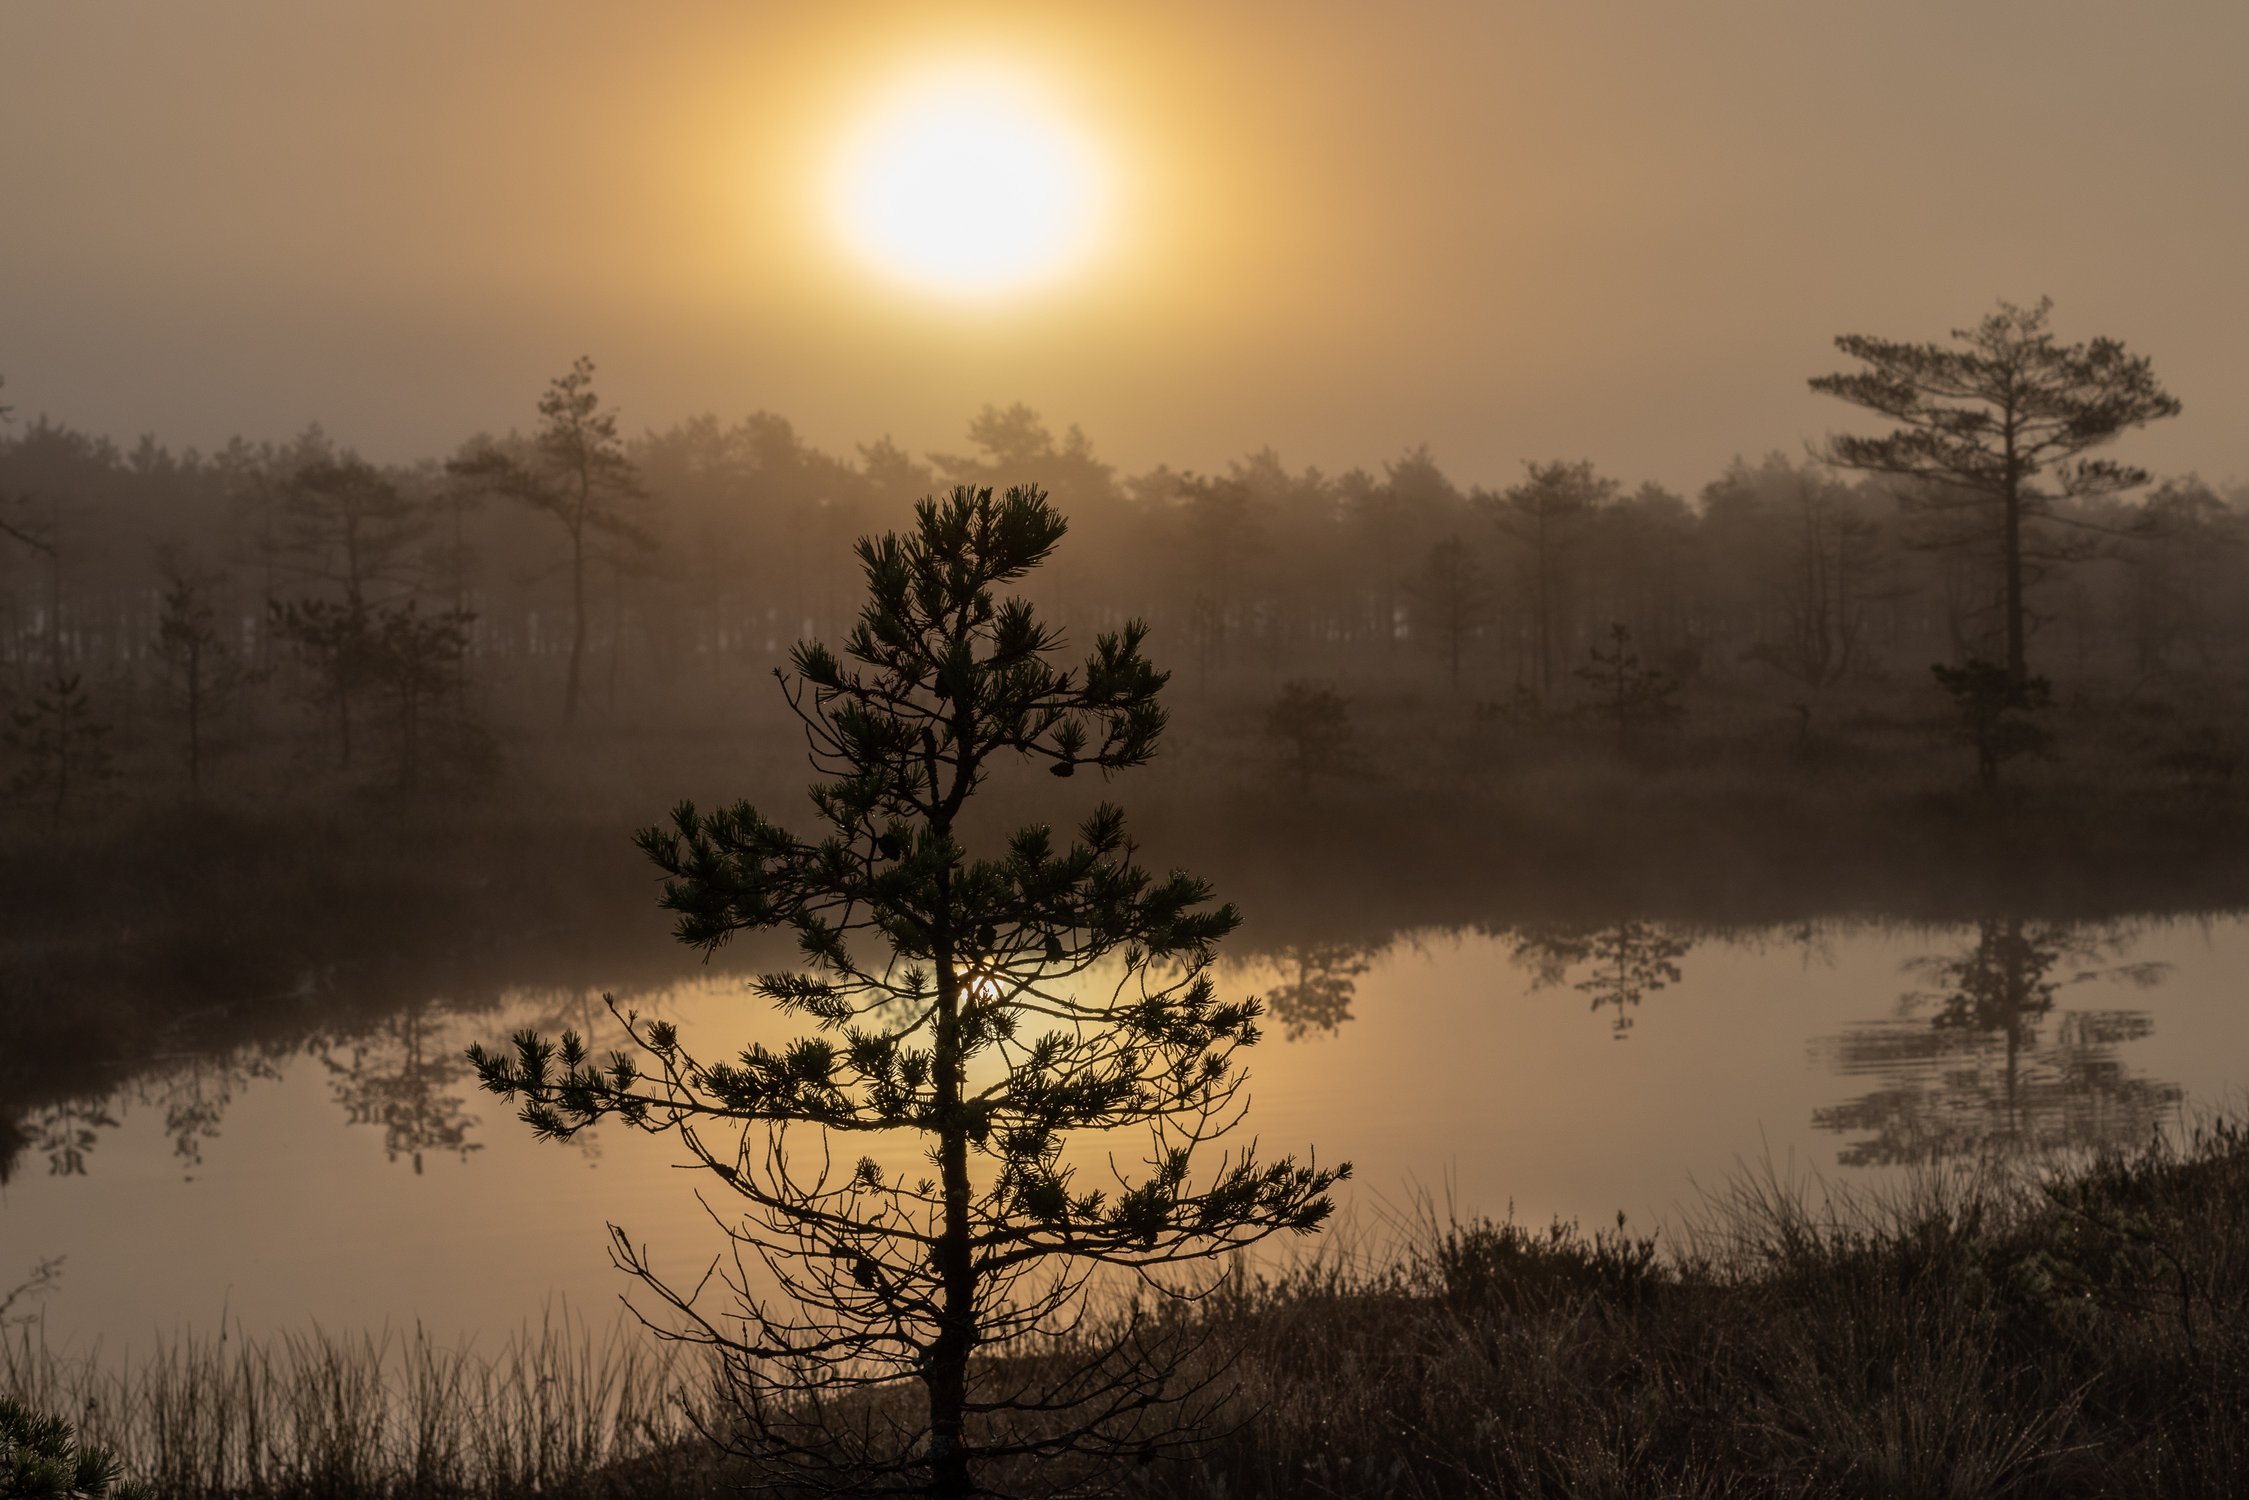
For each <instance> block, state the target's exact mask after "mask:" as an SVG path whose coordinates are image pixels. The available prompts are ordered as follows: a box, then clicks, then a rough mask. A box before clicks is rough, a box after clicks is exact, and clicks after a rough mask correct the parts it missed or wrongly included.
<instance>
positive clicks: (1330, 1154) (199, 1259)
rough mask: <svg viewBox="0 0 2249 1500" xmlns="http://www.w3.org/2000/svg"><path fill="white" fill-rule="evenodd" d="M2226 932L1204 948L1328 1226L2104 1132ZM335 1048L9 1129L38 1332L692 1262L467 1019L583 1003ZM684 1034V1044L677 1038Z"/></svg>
mask: <svg viewBox="0 0 2249 1500" xmlns="http://www.w3.org/2000/svg"><path fill="white" fill-rule="evenodd" d="M2245 974H2249V917H2243V916H2239V915H2233V916H2224V917H2211V918H2203V919H2166V920H2161V921H2146V922H2142V921H2127V922H2117V923H2113V924H2105V925H2099V926H2091V927H2088V926H2065V925H2060V924H2047V923H2039V922H2029V921H2017V920H2006V919H1993V920H1989V921H1983V922H1975V923H1966V924H1961V925H1955V926H1939V927H1931V926H1907V925H1900V924H1894V923H1885V922H1878V921H1869V920H1838V921H1826V922H1813V923H1807V924H1802V925H1796V926H1790V927H1785V928H1768V929H1758V930H1733V931H1710V930H1703V929H1694V928H1686V927H1676V926H1669V925H1665V924H1662V923H1655V922H1640V921H1626V922H1618V923H1615V924H1611V925H1609V926H1605V927H1584V928H1571V929H1494V930H1488V931H1485V930H1461V931H1425V932H1420V933H1415V934H1410V935H1408V936H1406V937H1403V938H1401V939H1399V940H1397V941H1394V942H1392V943H1390V944H1389V945H1387V946H1384V947H1381V948H1378V949H1371V950H1363V949H1351V948H1343V947H1335V948H1308V949H1307V948H1299V949H1287V950H1283V951H1281V952H1279V953H1276V954H1270V955H1267V956H1265V957H1262V958H1258V959H1255V960H1245V961H1242V962H1239V963H1235V964H1231V965H1229V966H1228V967H1227V968H1226V969H1225V970H1224V971H1223V982H1224V984H1225V985H1226V986H1227V987H1229V988H1230V989H1235V990H1254V991H1257V992H1259V993H1262V994H1265V995H1266V996H1267V997H1268V1000H1269V1003H1270V1005H1271V1008H1272V1012H1273V1015H1272V1019H1271V1024H1270V1026H1269V1028H1268V1032H1267V1036H1266V1039H1265V1041H1264V1042H1263V1043H1262V1044H1261V1045H1260V1046H1259V1047H1258V1048H1257V1049H1255V1051H1254V1052H1252V1053H1251V1054H1249V1059H1250V1064H1251V1075H1252V1086H1251V1088H1252V1094H1253V1097H1254V1106H1253V1109H1252V1113H1251V1116H1250V1122H1249V1126H1248V1127H1247V1128H1248V1129H1249V1130H1251V1131H1254V1133H1255V1134H1256V1136H1257V1137H1258V1139H1259V1141H1260V1143H1261V1146H1262V1148H1263V1150H1265V1151H1266V1152H1268V1153H1273V1152H1283V1151H1302V1150H1304V1149H1305V1148H1307V1147H1311V1148H1315V1149H1316V1152H1317V1155H1318V1157H1319V1159H1320V1160H1322V1161H1327V1160H1333V1159H1338V1158H1348V1159H1349V1160H1351V1161H1352V1162H1353V1163H1354V1164H1355V1166H1356V1169H1357V1175H1356V1179H1355V1181H1354V1182H1352V1183H1351V1184H1349V1185H1348V1187H1347V1189H1346V1191H1345V1195H1344V1196H1345V1220H1344V1224H1343V1226H1342V1232H1343V1233H1345V1234H1347V1235H1348V1234H1353V1233H1357V1234H1358V1235H1359V1236H1360V1237H1361V1238H1366V1237H1368V1236H1369V1235H1370V1234H1374V1233H1379V1232H1380V1226H1381V1225H1382V1224H1384V1223H1385V1222H1388V1221H1389V1220H1391V1219H1394V1218H1395V1216H1396V1215H1397V1214H1398V1213H1400V1212H1402V1211H1405V1210H1406V1209H1407V1208H1408V1206H1409V1205H1410V1204H1411V1203H1413V1202H1414V1201H1415V1199H1416V1197H1417V1195H1419V1196H1428V1197H1433V1198H1434V1199H1435V1200H1437V1201H1439V1202H1440V1203H1442V1202H1446V1201H1449V1202H1450V1203H1451V1204H1452V1205H1454V1206H1455V1208H1457V1210H1458V1211H1460V1212H1463V1213H1476V1212H1482V1213H1491V1214H1495V1215H1496V1214H1504V1213H1507V1212H1509V1211H1510V1210H1511V1211H1512V1212H1514V1213H1515V1214H1516V1215H1517V1216H1518V1217H1521V1218H1525V1219H1531V1220H1540V1221H1543V1220H1544V1219H1545V1218H1547V1217H1548V1216H1550V1215H1555V1214H1560V1215H1564V1216H1570V1217H1576V1218H1580V1219H1583V1220H1586V1221H1588V1222H1593V1221H1605V1220H1609V1219H1613V1217H1614V1216H1615V1215H1616V1214H1617V1213H1618V1212H1619V1211H1622V1212H1624V1213H1625V1214H1627V1215H1628V1216H1629V1218H1630V1219H1631V1220H1632V1221H1633V1222H1634V1223H1635V1224H1637V1225H1639V1226H1643V1227H1647V1226H1656V1225H1665V1224H1676V1223H1678V1222H1680V1220H1681V1219H1682V1217H1683V1216H1684V1215H1685V1214H1687V1213H1690V1212H1692V1210H1693V1209H1694V1207H1695V1206H1696V1204H1697V1202H1698V1200H1699V1194H1700V1192H1701V1190H1702V1189H1705V1188H1709V1187H1712V1186H1715V1185H1718V1184H1720V1183H1722V1182H1723V1181H1724V1180H1725V1179H1726V1178H1727V1177H1728V1176H1729V1175H1730V1174H1731V1173H1733V1172H1735V1171H1737V1170H1740V1169H1741V1168H1742V1167H1743V1166H1744V1165H1745V1164H1746V1165H1749V1166H1760V1165H1762V1164H1766V1163H1769V1164H1771V1165H1772V1166H1773V1167H1774V1168H1777V1169H1779V1170H1781V1171H1782V1172H1784V1173H1787V1174H1790V1175H1793V1176H1796V1177H1805V1176H1810V1175H1813V1174H1817V1175H1818V1176H1819V1177H1821V1178H1824V1179H1826V1180H1829V1181H1838V1182H1849V1183H1867V1184H1872V1183H1878V1182H1879V1181H1880V1180H1882V1178H1883V1176H1884V1174H1886V1173H1894V1172H1897V1171H1900V1170H1903V1166H1904V1164H1907V1163H1911V1162H1915V1161H1925V1160H1929V1159H1932V1158H1960V1157H1970V1156H1976V1155H1983V1154H1994V1153H1997V1154H2005V1153H2021V1152H2036V1151H2046V1150H2052V1149H2064V1150H2067V1149H2071V1148H2083V1147H2088V1146H2098V1145H2102V1144H2122V1143H2130V1142H2134V1141H2137V1140H2140V1139H2144V1138H2145V1137H2146V1136H2147V1135H2148V1134H2149V1133H2150V1132H2151V1131H2153V1130H2155V1129H2156V1128H2158V1127H2159V1126H2162V1125H2170V1124H2175V1123H2177V1122H2179V1121H2180V1120H2182V1119H2191V1118H2192V1117H2193V1115H2194V1114H2195V1113H2196V1112H2197V1111H2202V1110H2208V1109H2212V1108H2218V1109H2223V1108H2230V1107H2233V1106H2235V1105H2237V1104H2238V1103H2240V1101H2241V1096H2242V1091H2243V1088H2244V1085H2249V1004H2245V1003H2244V998H2245V987H2244V983H2243V977H2242V976H2244V975H2245ZM629 1003H630V1004H631V1005H633V1006H634V1007H636V1008H637V1009H639V1010H640V1011H641V1012H642V1013H643V1014H661V1015H666V1016H670V1017H674V1018H676V1019H677V1020H678V1021H679V1023H680V1025H681V1030H682V1034H683V1036H684V1037H685V1038H686V1039H687V1040H688V1041H690V1043H696V1042H699V1041H704V1040H706V1039H711V1038H723V1039H724V1041H725V1042H726V1043H727V1044H728V1045H738V1044H739V1043H741V1042H743V1041H747V1040H750V1039H753V1038H756V1039H764V1040H769V1041H770V1040H778V1039H781V1038H783V1037H785V1036H786V1035H789V1034H791V1033H790V1031H788V1030H783V1029H778V1028H777V1027H776V1026H774V1025H773V1024H772V1023H771V1022H770V1021H768V1020H766V1019H764V1018H763V1017H762V1014H761V1007H760V1004H759V1002H757V1001H756V1000H755V999H753V998H752V997H750V996H748V995H747V994H745V993H744V991H743V985H742V981H741V979H740V977H739V976H731V975H716V974H706V975H703V976H700V977H698V978H697V979H695V980H694V981H693V982H689V983H685V984H681V985H678V986H676V987H673V988H670V989H665V990H661V991H658V992H654V993H645V994H640V995H636V996H632V997H629ZM402 1004H403V1008H402V1009H400V1010H397V1011H395V1012H394V1013H392V1014H391V1015H389V1016H388V1017H386V1018H385V1019H384V1020H383V1021H381V1022H380V1023H379V1024H376V1025H374V1026H372V1027H369V1028H366V1029H363V1030H359V1031H356V1032H353V1033H350V1034H341V1035H323V1036H317V1037H315V1038H313V1039H311V1040H310V1041H306V1040H304V1039H301V1038H297V1039H291V1040H289V1041H286V1042H275V1043H271V1044H267V1045H263V1046H253V1047H249V1048H245V1049H241V1050H239V1051H237V1052H235V1053H232V1054H229V1055H225V1056H208V1055H182V1056H170V1057H166V1056H161V1055H159V1056H156V1057H154V1058H152V1059H151V1062H150V1066H149V1068H148V1070H147V1071H146V1072H145V1073H143V1074H142V1075H140V1076H139V1077H137V1078H136V1079H134V1080H132V1081H131V1082H129V1083H127V1084H126V1085H124V1086H123V1087H121V1088H119V1089H118V1090H117V1091H115V1092H113V1093H112V1094H110V1095H108V1096H106V1097H102V1098H91V1099H82V1100H77V1101H73V1102H71V1103H70V1104H67V1105H64V1106H61V1107H56V1108H49V1109H44V1110H41V1111H36V1112H34V1113H33V1114H32V1115H31V1116H30V1117H28V1118H26V1119H23V1120H20V1121H18V1122H15V1129H16V1132H17V1133H18V1136H19V1139H20V1140H21V1142H22V1144H21V1147H20V1149H19V1150H18V1151H17V1152H16V1153H15V1154H14V1156H13V1159H12V1161H11V1162H10V1163H9V1164H8V1167H9V1170H8V1173H7V1177H6V1180H5V1182H4V1185H0V1291H4V1290H5V1288H6V1286H8V1285H12V1284H13V1283H14V1282H15V1281H17V1280H19V1279H21V1276H22V1275H23V1274H24V1273H25V1272H26V1271H28V1269H29V1268H30V1266H31V1264H32V1263H33V1262H34V1261H36V1260H38V1259H41V1258H44V1257H51V1256H62V1257H65V1262H64V1269H63V1273H62V1277H61V1280H60V1282H59V1285H58V1286H57V1288H56V1289H55V1291H54V1292H53V1293H52V1294H51V1295H50V1296H48V1297H47V1298H46V1299H45V1300H44V1302H43V1305H42V1306H43V1313H44V1317H45V1320H46V1334H47V1338H48V1341H49V1343H50V1344H51V1345H60V1346H65V1347H69V1348H72V1349H75V1350H78V1351H80V1352H88V1351H93V1350H96V1349H98V1350H99V1351H100V1352H101V1353H102V1355H103V1356H104V1357H117V1356H119V1355H129V1351H130V1350H132V1349H135V1348H140V1349H145V1348H147V1347H149V1346H150V1345H151V1344H152V1343H153V1342H154V1341H155V1340H156V1339H157V1338H159V1337H168V1336H171V1335H174V1334H177V1333H180V1332H187V1331H192V1332H196V1333H204V1334H208V1333H211V1332H214V1331H216V1330H217V1329H218V1327H219V1326H220V1324H221V1322H222V1320H223V1321H224V1323H225V1325H226V1326H227V1327H228V1328H230V1329H239V1330H241V1331H244V1332H247V1333H249V1334H251V1335H253V1336H256V1335H261V1334H271V1333H277V1332H282V1331H287V1330H299V1329H304V1328H307V1327H309V1326H310V1325H313V1324H318V1325H319V1326H321V1327H324V1328H328V1329H356V1328H376V1327H382V1326H386V1325H387V1326H389V1327H392V1328H402V1327H410V1326H413V1325H415V1324H417V1323H418V1324H420V1325H421V1326H423V1327H425V1328H428V1329H430V1330H432V1331H433V1332H436V1333H438V1334H440V1335H441V1336H443V1337H446V1338H449V1339H468V1338H471V1337H475V1336H491V1337H497V1336H500V1335H504V1334H505V1333H507V1332H509V1331H511V1330H513V1329H515V1328H517V1327H519V1326H521V1325H523V1324H524V1323H526V1322H535V1321H537V1319H538V1318H539V1317H540V1316H541V1314H542V1312H543V1311H545V1310H546V1309H547V1308H549V1307H550V1306H551V1305H552V1304H553V1303H554V1302H555V1300H556V1299H557V1298H561V1299H564V1300H566V1301H567V1302H568V1303H569V1304H570V1305H571V1306H573V1307H575V1308H577V1309H580V1310H586V1311H592V1312H596V1313H598V1311H599V1309H601V1308H602V1307H604V1306H607V1305H609V1304H610V1303H611V1302H612V1300H613V1299H614V1298H615V1297H616V1296H617V1295H618V1294H619V1293H620V1292H621V1291H623V1290H624V1288H625V1285H626V1283H625V1281H624V1278H623V1277H622V1276H621V1275H619V1274H618V1273H617V1272H615V1271H614V1270H613V1269H611V1267H610V1266H609V1264H608V1260H607V1256H606V1252H605V1248H604V1246H605V1243H606V1234H605V1230H604V1225H605V1223H607V1222H611V1221H614V1222H616V1223H618V1224H621V1225H622V1226H624V1227H625V1229H626V1230H627V1231H628V1232H629V1233H630V1235H631V1236H632V1238H633V1239H634V1240H635V1241H636V1242H638V1243H642V1244H645V1245H646V1246H648V1247H649V1249H650V1251H651V1253H652V1255H653V1257H654V1259H655V1262H656V1265H657V1267H658V1268H659V1270H662V1271H665V1272H667V1273H668V1275H669V1277H670V1278H672V1279H675V1280H677V1279H685V1280H688V1281H692V1280H693V1279H694V1275H695V1273H696V1272H697V1271H699V1270H700V1268H701V1266H702V1265H703V1264H704V1263H705V1262H706V1261H707V1260H708V1258H709V1257H710V1255H711V1254H712V1253H713V1252H714V1251H715V1250H716V1248H717V1246H718V1241H719V1236H718V1234H717V1232H716V1230H715V1229H714V1227H713V1226H712V1225H711V1223H710V1222H709V1220H708V1219H707V1218H706V1217H705V1216H704V1212H703V1210H702V1209H701V1208H700V1207H699V1206H698V1203H697V1201H696V1197H695V1192H696V1189H697V1187H698V1186H699V1183H698V1181H697V1178H698V1176H699V1175H700V1174H698V1173H695V1172H691V1171H686V1170H673V1169H672V1168H673V1165H674V1162H675V1161H676V1159H677V1155H676V1152H675V1150H674V1149H673V1148H672V1147H671V1145H670V1143H669V1142H667V1141H665V1140H662V1139H650V1138H647V1137H643V1136H638V1135H635V1134H632V1133H630V1132H627V1131H622V1130H611V1131H608V1132H606V1133H604V1132H595V1133H592V1134H591V1135H590V1136H588V1137H581V1139H580V1141H579V1142H577V1143H573V1144H569V1145H554V1144H547V1143H540V1142H537V1141H534V1140H533V1139H532V1137H531V1135H530V1132H529V1131H528V1130H527V1129H526V1128H524V1127H523V1126H521V1125H519V1124H518V1123H517V1122H515V1121H514V1120H513V1119H512V1118H510V1114H509V1110H508V1107H507V1106H506V1105H505V1104H503V1103H501V1102H500V1101H498V1100H495V1099H491V1098H489V1097H488V1096H485V1095H483V1094H480V1093H479V1092H478V1091H477V1089H476V1087H475V1083H474V1079H473V1078H472V1077H471V1076H470V1074H469V1071H468V1068H467V1065H466V1063H465V1062H464V1061H463V1059H462V1056H461V1053H462V1049H463V1048H464V1047H465V1046H466V1045H467V1044H468V1043H470V1042H472V1041H497V1040H500V1039H502V1038H504V1037H505V1036H506V1035H507V1034H508V1032H509V1031H510V1030H512V1029H514V1028H516V1027H520V1026H526V1025H530V1026H537V1027H540V1028H543V1029H549V1030H551V1029H555V1028H558V1027H560V1026H577V1027H579V1028H581V1029H588V1030H595V1031H598V1030H599V1029H600V1028H602V1027H604V1026H606V1025H608V1024H610V1023H609V1022H608V1018H607V1016H606V1014H605V1013H604V1012H603V1010H602V1008H601V1005H600V1000H599V997H598V996H597V995H594V994H591V993H589V994H584V995H556V994H552V993H529V992H525V993H515V994H509V995H506V996H504V997H502V999H501V1001H500V1003H499V1004H498V1005H497V1006H489V1005H488V1006H483V1007H479V1008H477V1009H475V1010H474V1011H472V1012H468V1013H462V1012H460V1011H457V1010H455V1009H453V1008H451V1007H449V1006H448V1005H446V1004H445V1003H443V1002H440V1001H436V1000H428V999H417V998H415V997H403V999H402ZM698 1050H700V1051H703V1052H704V1054H705V1055H706V1056H708V1055H710V1054H711V1051H712V1050H713V1049H712V1048H710V1047H709V1046H707V1045H706V1046H702V1047H699V1048H698Z"/></svg>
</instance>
